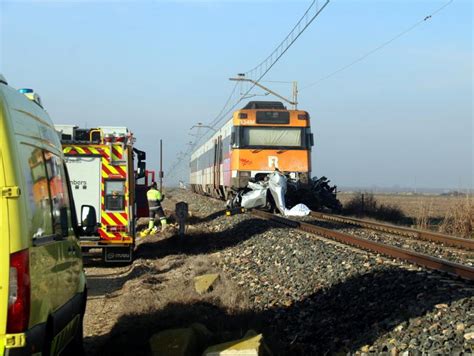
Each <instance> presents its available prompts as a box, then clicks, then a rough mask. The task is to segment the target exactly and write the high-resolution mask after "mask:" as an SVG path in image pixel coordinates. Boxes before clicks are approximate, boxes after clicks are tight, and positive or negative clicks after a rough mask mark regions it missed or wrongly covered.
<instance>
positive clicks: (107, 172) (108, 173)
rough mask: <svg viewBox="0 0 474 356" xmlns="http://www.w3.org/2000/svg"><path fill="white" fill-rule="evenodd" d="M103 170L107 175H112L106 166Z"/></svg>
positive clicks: (103, 166)
mask: <svg viewBox="0 0 474 356" xmlns="http://www.w3.org/2000/svg"><path fill="white" fill-rule="evenodd" d="M102 170H103V171H104V172H105V173H106V174H107V175H109V176H110V175H112V172H111V171H110V170H109V169H108V168H107V166H106V165H105V164H103V165H102Z"/></svg>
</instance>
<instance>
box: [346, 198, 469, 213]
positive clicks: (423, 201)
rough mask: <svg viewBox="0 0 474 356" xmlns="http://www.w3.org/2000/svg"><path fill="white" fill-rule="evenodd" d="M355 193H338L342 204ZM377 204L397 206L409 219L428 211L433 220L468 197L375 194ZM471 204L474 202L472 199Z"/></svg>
mask: <svg viewBox="0 0 474 356" xmlns="http://www.w3.org/2000/svg"><path fill="white" fill-rule="evenodd" d="M354 196H355V193H338V195H337V197H338V199H339V200H340V201H341V203H342V204H345V203H347V202H348V201H349V200H350V199H351V198H353V197H354ZM374 197H375V199H376V200H377V203H379V204H388V205H397V206H398V207H399V208H400V209H402V211H403V213H404V214H405V215H406V216H408V217H412V218H414V217H417V216H418V215H419V214H420V212H421V211H422V210H424V209H428V210H429V212H430V216H431V217H432V218H443V217H445V216H446V214H447V213H448V212H449V211H450V210H451V209H452V208H453V207H455V206H458V205H459V204H462V203H464V202H465V201H466V197H450V196H442V195H401V194H386V193H385V194H374ZM470 199H471V202H472V201H473V200H474V198H473V197H470Z"/></svg>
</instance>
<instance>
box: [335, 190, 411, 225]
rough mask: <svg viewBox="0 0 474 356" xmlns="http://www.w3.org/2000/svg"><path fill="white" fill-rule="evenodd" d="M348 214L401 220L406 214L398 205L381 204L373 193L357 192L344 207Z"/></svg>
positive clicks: (393, 220)
mask: <svg viewBox="0 0 474 356" xmlns="http://www.w3.org/2000/svg"><path fill="white" fill-rule="evenodd" d="M343 213H344V214H346V215H356V216H366V217H371V218H374V219H378V220H384V221H390V222H401V221H402V220H404V219H405V214H403V211H402V210H401V209H400V208H399V207H398V206H396V205H383V204H381V205H379V204H378V203H377V200H376V199H375V197H374V195H373V194H372V193H367V192H357V193H356V194H355V196H354V197H353V198H352V199H351V200H349V201H348V202H347V203H346V204H345V205H344V208H343Z"/></svg>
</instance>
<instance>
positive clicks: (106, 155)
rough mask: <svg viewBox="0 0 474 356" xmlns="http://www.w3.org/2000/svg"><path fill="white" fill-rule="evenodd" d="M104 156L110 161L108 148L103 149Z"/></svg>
mask: <svg viewBox="0 0 474 356" xmlns="http://www.w3.org/2000/svg"><path fill="white" fill-rule="evenodd" d="M102 156H104V158H105V159H106V160H107V161H108V160H109V154H108V153H107V150H105V149H102Z"/></svg>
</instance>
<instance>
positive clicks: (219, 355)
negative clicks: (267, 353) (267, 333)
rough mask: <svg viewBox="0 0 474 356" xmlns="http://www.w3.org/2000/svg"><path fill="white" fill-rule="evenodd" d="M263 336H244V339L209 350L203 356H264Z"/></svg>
mask: <svg viewBox="0 0 474 356" xmlns="http://www.w3.org/2000/svg"><path fill="white" fill-rule="evenodd" d="M262 355H264V347H263V335H262V334H258V335H250V336H244V337H243V338H242V339H239V340H233V341H229V342H225V343H222V344H218V345H214V346H211V347H209V348H207V349H206V350H205V351H204V353H203V356H262Z"/></svg>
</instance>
